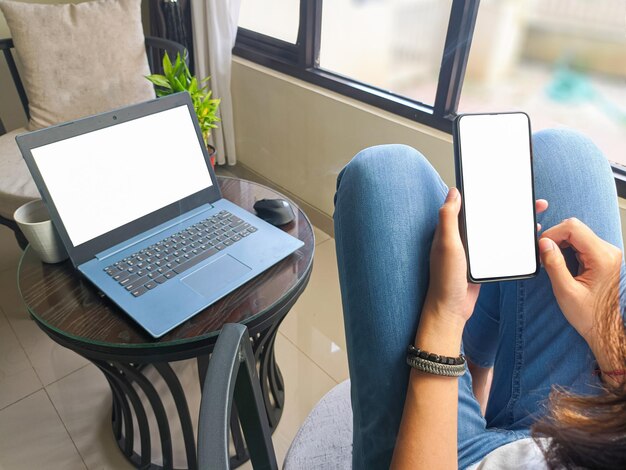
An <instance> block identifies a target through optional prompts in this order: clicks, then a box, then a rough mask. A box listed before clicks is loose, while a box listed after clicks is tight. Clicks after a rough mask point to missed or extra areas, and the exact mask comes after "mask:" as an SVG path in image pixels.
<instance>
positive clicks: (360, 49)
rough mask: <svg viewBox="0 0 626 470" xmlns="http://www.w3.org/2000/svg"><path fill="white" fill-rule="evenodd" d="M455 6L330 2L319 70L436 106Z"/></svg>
mask: <svg viewBox="0 0 626 470" xmlns="http://www.w3.org/2000/svg"><path fill="white" fill-rule="evenodd" d="M451 5H452V0H331V1H325V2H324V6H323V8H322V38H321V49H320V67H321V68H323V69H326V70H329V71H332V72H336V73H339V74H341V75H345V76H346V77H349V78H352V79H355V80H358V81H360V82H364V83H367V84H369V85H373V86H376V87H378V88H382V89H383V90H387V91H390V92H392V93H396V94H399V95H403V96H406V97H408V98H411V99H414V100H417V101H420V102H422V103H425V104H430V105H432V104H434V102H435V94H436V90H437V79H438V77H439V68H440V65H441V57H442V53H443V48H444V44H445V38H446V32H447V28H448V21H449V18H450V8H451Z"/></svg>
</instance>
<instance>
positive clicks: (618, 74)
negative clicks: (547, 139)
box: [235, 0, 626, 197]
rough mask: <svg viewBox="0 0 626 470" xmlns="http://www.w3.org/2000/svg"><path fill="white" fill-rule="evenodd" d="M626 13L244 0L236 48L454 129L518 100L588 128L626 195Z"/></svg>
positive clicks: (542, 4) (582, 7) (450, 0)
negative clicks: (463, 119)
mask: <svg viewBox="0 0 626 470" xmlns="http://www.w3.org/2000/svg"><path fill="white" fill-rule="evenodd" d="M625 19H626V0H595V1H593V2H591V1H589V0H482V2H480V8H479V0H326V1H323V0H300V2H298V1H297V0H267V1H264V2H254V1H246V2H243V5H242V15H241V24H240V26H241V27H240V29H239V33H238V35H237V43H236V45H235V54H237V55H239V56H242V57H244V58H247V59H250V60H252V61H254V62H257V63H259V64H261V65H265V66H267V67H270V68H273V69H275V70H278V71H280V72H283V73H287V74H290V75H292V76H295V77H297V78H300V79H302V80H305V81H308V82H310V83H314V84H317V85H320V86H322V87H325V88H328V89H330V90H333V91H336V92H338V93H341V94H344V95H346V96H350V97H352V98H356V99H358V100H361V101H364V102H366V103H369V104H372V105H374V106H377V107H379V108H382V109H385V110H388V111H391V112H394V113H396V114H399V115H401V116H404V117H407V118H410V119H413V120H415V121H418V122H421V123H423V124H426V125H428V126H431V127H434V128H437V129H440V130H443V131H446V132H451V130H452V120H453V119H454V117H455V116H456V114H457V111H459V112H478V111H485V110H489V111H492V110H507V109H511V108H514V109H522V110H524V111H526V112H528V113H529V114H530V116H531V118H532V120H533V128H534V129H541V128H544V127H554V126H555V125H557V126H559V125H560V126H562V125H565V126H569V127H573V128H576V129H579V130H581V131H582V132H584V133H586V134H588V135H590V136H591V137H592V138H593V139H594V141H596V142H597V143H598V145H599V146H600V147H601V148H602V150H603V151H604V152H605V154H606V155H607V156H608V158H609V160H610V161H611V162H612V165H613V170H614V174H615V178H616V183H617V188H618V193H619V194H620V196H622V197H626V153H625V150H624V149H626V21H625ZM470 50H471V52H470ZM464 82H465V84H464ZM461 91H462V94H461Z"/></svg>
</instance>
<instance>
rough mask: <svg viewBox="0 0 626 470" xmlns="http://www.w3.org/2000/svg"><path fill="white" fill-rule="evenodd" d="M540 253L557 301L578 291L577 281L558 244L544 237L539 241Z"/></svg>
mask: <svg viewBox="0 0 626 470" xmlns="http://www.w3.org/2000/svg"><path fill="white" fill-rule="evenodd" d="M539 252H540V255H541V263H542V264H543V266H544V268H546V272H547V273H548V276H549V277H550V281H551V282H552V289H553V290H554V295H555V296H556V297H557V300H558V299H559V298H561V296H562V295H567V293H568V292H572V291H573V290H574V289H576V280H575V279H574V278H573V276H572V275H571V273H570V272H569V270H568V269H567V265H566V264H565V258H563V253H562V252H561V249H560V248H559V247H558V246H557V244H556V243H554V241H553V240H551V239H550V238H548V237H542V238H541V239H540V240H539Z"/></svg>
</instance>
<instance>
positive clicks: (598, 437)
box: [532, 282, 626, 470]
mask: <svg viewBox="0 0 626 470" xmlns="http://www.w3.org/2000/svg"><path fill="white" fill-rule="evenodd" d="M609 284H610V285H611V284H612V287H609V288H607V289H606V292H605V293H604V295H602V296H601V299H600V301H599V302H598V307H597V308H598V310H597V312H598V317H597V318H596V324H595V326H594V327H595V328H597V330H598V332H597V333H598V337H601V338H604V339H605V344H604V346H605V347H606V350H607V354H608V358H609V360H610V363H612V364H617V365H618V368H620V369H626V326H625V325H624V322H623V319H622V317H621V315H620V313H621V307H620V301H619V298H620V296H619V292H618V288H617V286H616V285H617V282H615V283H609ZM617 379H618V380H617V381H615V382H612V381H609V380H606V381H604V384H603V386H602V390H601V391H600V393H599V394H598V395H595V396H580V395H575V394H572V393H570V392H568V391H566V390H564V389H562V388H555V389H553V390H552V392H551V393H550V398H549V400H548V410H547V413H546V415H545V416H544V417H543V418H542V419H540V420H539V421H538V422H537V423H535V425H534V426H533V428H532V435H533V437H534V438H535V440H536V442H537V444H538V445H539V446H540V447H541V449H542V451H543V454H544V456H545V458H546V462H547V463H548V466H549V467H550V468H551V469H570V468H589V469H620V470H623V469H626V380H625V379H626V378H625V377H617ZM540 437H548V438H550V439H549V440H547V441H543V440H542V441H540V440H538V438H540Z"/></svg>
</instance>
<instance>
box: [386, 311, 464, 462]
mask: <svg viewBox="0 0 626 470" xmlns="http://www.w3.org/2000/svg"><path fill="white" fill-rule="evenodd" d="M463 327H464V322H461V321H459V322H454V321H442V319H441V316H439V315H437V314H436V313H434V312H426V311H424V312H423V313H422V316H421V320H420V325H419V328H418V330H417V334H416V338H415V346H417V347H418V348H420V349H424V350H426V351H429V352H433V353H435V354H439V355H445V356H457V355H458V354H459V350H460V345H461V335H462V332H463ZM457 407H458V378H456V377H442V376H438V375H432V374H428V373H425V372H420V371H417V370H414V369H413V370H411V376H410V379H409V387H408V390H407V396H406V402H405V405H404V412H403V414H402V422H401V424H400V429H399V432H398V438H397V441H396V447H395V450H394V454H393V460H392V463H391V468H393V469H405V468H406V469H412V470H419V469H436V468H442V469H443V468H445V469H450V468H456V466H457Z"/></svg>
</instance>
